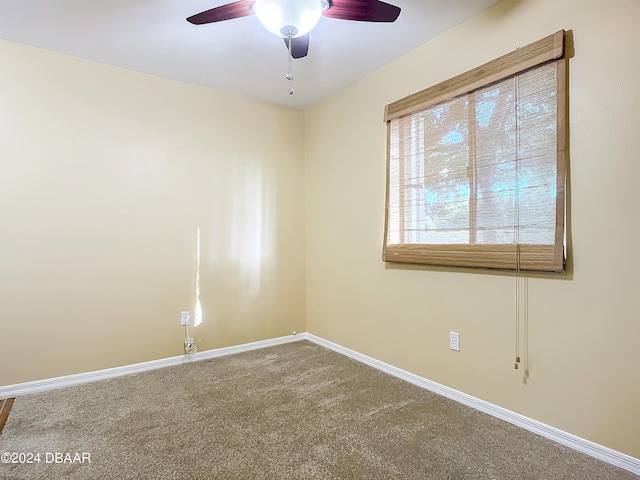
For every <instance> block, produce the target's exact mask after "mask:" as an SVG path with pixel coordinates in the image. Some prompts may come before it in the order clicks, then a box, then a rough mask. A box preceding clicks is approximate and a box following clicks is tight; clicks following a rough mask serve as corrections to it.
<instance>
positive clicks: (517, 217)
mask: <svg viewBox="0 0 640 480" xmlns="http://www.w3.org/2000/svg"><path fill="white" fill-rule="evenodd" d="M518 90H519V85H518V75H515V115H516V135H515V141H516V162H515V167H516V172H515V173H516V175H515V176H516V184H515V197H516V198H515V204H516V205H515V213H514V215H515V219H514V220H515V221H514V236H515V242H516V301H515V304H516V315H515V322H516V328H515V331H516V339H515V340H516V348H515V350H516V361H515V363H514V364H513V368H514V369H516V370H517V369H518V366H519V364H520V183H519V171H520V162H519V157H520V133H519V132H520V129H519V122H518V101H519V99H518Z"/></svg>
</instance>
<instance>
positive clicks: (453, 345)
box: [449, 332, 460, 352]
mask: <svg viewBox="0 0 640 480" xmlns="http://www.w3.org/2000/svg"><path fill="white" fill-rule="evenodd" d="M449 348H450V349H451V350H455V351H456V352H459V351H460V334H459V333H457V332H449Z"/></svg>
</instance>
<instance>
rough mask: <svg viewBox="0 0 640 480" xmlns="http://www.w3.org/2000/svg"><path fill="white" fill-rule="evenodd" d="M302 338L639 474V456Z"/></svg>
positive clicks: (334, 346) (326, 343)
mask: <svg viewBox="0 0 640 480" xmlns="http://www.w3.org/2000/svg"><path fill="white" fill-rule="evenodd" d="M306 338H307V340H309V341H311V342H313V343H316V344H318V345H321V346H323V347H325V348H328V349H330V350H333V351H335V352H338V353H341V354H342V355H345V356H347V357H350V358H353V359H354V360H357V361H359V362H361V363H364V364H366V365H369V366H370V367H373V368H376V369H378V370H381V371H383V372H385V373H388V374H390V375H393V376H394V377H398V378H400V379H402V380H406V381H407V382H410V383H413V384H414V385H417V386H418V387H422V388H425V389H427V390H429V391H431V392H434V393H437V394H439V395H442V396H444V397H447V398H450V399H452V400H455V401H456V402H459V403H462V404H463V405H467V406H469V407H471V408H475V409H476V410H480V411H481V412H484V413H488V414H489V415H492V416H494V417H497V418H499V419H501V420H504V421H506V422H509V423H512V424H513V425H516V426H518V427H520V428H524V429H525V430H529V431H530V432H533V433H537V434H538V435H540V436H542V437H545V438H548V439H550V440H553V441H554V442H557V443H560V444H562V445H566V446H567V447H570V448H573V449H574V450H578V451H579V452H582V453H585V454H587V455H589V456H591V457H594V458H597V459H598V460H602V461H603V462H607V463H610V464H612V465H615V466H616V467H620V468H623V469H625V470H628V471H629V472H631V473H634V474H636V475H640V459H637V458H634V457H632V456H630V455H626V454H624V453H621V452H617V451H615V450H612V449H610V448H607V447H604V446H602V445H598V444H597V443H594V442H591V441H589V440H585V439H584V438H580V437H577V436H575V435H573V434H571V433H567V432H564V431H562V430H559V429H557V428H555V427H552V426H550V425H546V424H544V423H542V422H538V421H537V420H533V419H532V418H529V417H525V416H524V415H520V414H519V413H515V412H512V411H511V410H507V409H506V408H502V407H499V406H497V405H494V404H492V403H489V402H486V401H484V400H481V399H479V398H476V397H473V396H471V395H467V394H466V393H463V392H460V391H458V390H454V389H453V388H449V387H447V386H445V385H441V384H439V383H436V382H433V381H431V380H427V379H426V378H423V377H420V376H418V375H414V374H413V373H410V372H407V371H406V370H402V369H400V368H397V367H394V366H393V365H389V364H387V363H384V362H381V361H379V360H376V359H375V358H371V357H368V356H366V355H363V354H361V353H358V352H356V351H354V350H350V349H348V348H345V347H343V346H341V345H338V344H336V343H333V342H330V341H328V340H325V339H323V338H320V337H317V336H315V335H313V334H311V333H307V334H306Z"/></svg>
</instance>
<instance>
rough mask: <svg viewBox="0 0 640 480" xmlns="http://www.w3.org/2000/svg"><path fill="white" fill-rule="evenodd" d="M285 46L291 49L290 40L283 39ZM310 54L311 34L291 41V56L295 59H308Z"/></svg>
mask: <svg viewBox="0 0 640 480" xmlns="http://www.w3.org/2000/svg"><path fill="white" fill-rule="evenodd" d="M283 40H284V44H285V45H286V46H287V49H288V48H289V39H288V38H283ZM307 53H309V34H308V33H306V34H304V35H301V36H299V37H296V38H292V39H291V56H292V57H293V58H302V57H306V56H307Z"/></svg>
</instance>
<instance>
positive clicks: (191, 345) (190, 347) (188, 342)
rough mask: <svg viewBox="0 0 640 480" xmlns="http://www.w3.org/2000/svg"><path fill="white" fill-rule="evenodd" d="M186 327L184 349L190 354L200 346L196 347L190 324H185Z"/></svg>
mask: <svg viewBox="0 0 640 480" xmlns="http://www.w3.org/2000/svg"><path fill="white" fill-rule="evenodd" d="M184 329H185V335H186V337H185V339H184V351H185V352H186V353H187V354H189V355H193V354H194V353H196V352H197V351H198V348H197V347H196V344H195V342H194V341H193V338H191V335H189V325H185V326H184Z"/></svg>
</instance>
